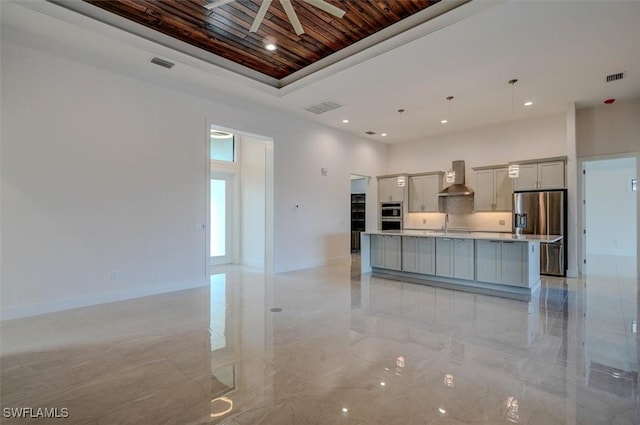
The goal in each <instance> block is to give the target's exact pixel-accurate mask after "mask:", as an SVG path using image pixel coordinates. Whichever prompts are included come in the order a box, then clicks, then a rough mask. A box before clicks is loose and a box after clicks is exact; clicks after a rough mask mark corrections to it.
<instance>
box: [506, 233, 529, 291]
mask: <svg viewBox="0 0 640 425" xmlns="http://www.w3.org/2000/svg"><path fill="white" fill-rule="evenodd" d="M528 261H529V254H528V252H527V244H526V243H522V242H511V241H502V262H501V263H502V270H501V272H502V280H501V282H500V283H503V284H505V285H514V286H524V287H528V286H529V284H528V283H529V282H528V272H529V263H528Z"/></svg>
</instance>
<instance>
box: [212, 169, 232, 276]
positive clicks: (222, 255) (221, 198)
mask: <svg viewBox="0 0 640 425" xmlns="http://www.w3.org/2000/svg"><path fill="white" fill-rule="evenodd" d="M232 212H233V175H232V174H228V173H212V174H211V237H210V241H211V247H210V250H211V251H210V252H211V264H212V265H219V264H228V263H231V262H232V258H233V257H232V253H233V249H232V246H231V245H232V241H233V238H232V232H233V214H232Z"/></svg>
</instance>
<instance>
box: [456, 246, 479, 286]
mask: <svg viewBox="0 0 640 425" xmlns="http://www.w3.org/2000/svg"><path fill="white" fill-rule="evenodd" d="M473 242H474V241H473V239H456V240H455V242H454V266H453V270H454V271H453V277H455V278H458V279H466V280H473V279H474V278H475V255H474V252H475V244H474V243H473Z"/></svg>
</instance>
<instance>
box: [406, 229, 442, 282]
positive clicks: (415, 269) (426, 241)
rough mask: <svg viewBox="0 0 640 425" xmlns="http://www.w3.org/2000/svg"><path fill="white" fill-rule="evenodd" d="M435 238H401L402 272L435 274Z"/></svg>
mask: <svg viewBox="0 0 640 425" xmlns="http://www.w3.org/2000/svg"><path fill="white" fill-rule="evenodd" d="M435 252H436V241H435V238H425V237H414V236H403V237H402V270H403V271H406V272H411V273H420V274H430V275H433V274H435V271H436V257H435Z"/></svg>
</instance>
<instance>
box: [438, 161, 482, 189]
mask: <svg viewBox="0 0 640 425" xmlns="http://www.w3.org/2000/svg"><path fill="white" fill-rule="evenodd" d="M451 170H452V171H453V172H454V173H456V177H455V180H454V182H453V183H452V184H451V185H450V186H447V187H445V188H444V189H442V190H441V191H440V192H439V193H438V196H472V195H473V189H471V188H470V187H469V186H467V185H466V184H464V161H453V162H452V163H451Z"/></svg>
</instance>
